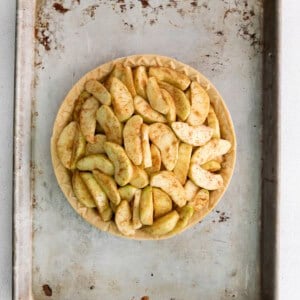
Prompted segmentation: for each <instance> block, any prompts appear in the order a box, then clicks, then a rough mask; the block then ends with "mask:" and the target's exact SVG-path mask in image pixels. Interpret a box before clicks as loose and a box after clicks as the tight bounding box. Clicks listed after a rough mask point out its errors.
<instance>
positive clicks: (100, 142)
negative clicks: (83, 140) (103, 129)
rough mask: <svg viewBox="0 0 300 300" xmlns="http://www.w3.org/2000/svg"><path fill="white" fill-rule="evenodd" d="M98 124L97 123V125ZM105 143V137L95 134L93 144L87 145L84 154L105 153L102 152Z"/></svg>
mask: <svg viewBox="0 0 300 300" xmlns="http://www.w3.org/2000/svg"><path fill="white" fill-rule="evenodd" d="M97 124H98V123H97ZM105 142H106V136H105V135H104V134H96V135H95V143H94V144H91V143H87V144H86V149H85V154H86V155H90V154H101V153H105V151H104V143H105Z"/></svg>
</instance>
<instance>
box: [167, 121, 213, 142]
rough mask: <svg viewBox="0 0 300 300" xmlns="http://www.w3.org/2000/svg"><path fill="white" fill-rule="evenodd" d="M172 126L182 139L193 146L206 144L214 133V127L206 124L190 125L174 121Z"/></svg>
mask: <svg viewBox="0 0 300 300" xmlns="http://www.w3.org/2000/svg"><path fill="white" fill-rule="evenodd" d="M171 127H172V129H173V130H174V132H175V133H176V135H177V137H178V138H179V139H180V140H181V141H183V142H184V143H187V144H189V145H192V146H202V145H204V144H205V143H207V142H208V141H209V140H210V139H211V137H212V134H213V131H212V129H211V128H209V127H207V126H205V125H199V126H190V125H189V124H187V123H184V122H173V123H172V124H171Z"/></svg>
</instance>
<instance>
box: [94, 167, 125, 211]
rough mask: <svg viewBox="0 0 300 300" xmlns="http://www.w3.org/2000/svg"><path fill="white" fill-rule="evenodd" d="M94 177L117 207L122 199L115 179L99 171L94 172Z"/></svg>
mask: <svg viewBox="0 0 300 300" xmlns="http://www.w3.org/2000/svg"><path fill="white" fill-rule="evenodd" d="M93 175H94V177H95V179H96V181H97V182H98V184H99V185H100V187H101V188H102V190H103V192H104V193H105V194H106V196H107V197H108V199H109V200H110V201H111V202H113V203H114V204H115V205H118V204H119V203H120V202H121V197H120V194H119V192H118V187H117V184H116V182H115V181H114V180H113V178H112V177H110V176H108V175H106V174H103V173H101V172H99V171H98V170H94V171H93Z"/></svg>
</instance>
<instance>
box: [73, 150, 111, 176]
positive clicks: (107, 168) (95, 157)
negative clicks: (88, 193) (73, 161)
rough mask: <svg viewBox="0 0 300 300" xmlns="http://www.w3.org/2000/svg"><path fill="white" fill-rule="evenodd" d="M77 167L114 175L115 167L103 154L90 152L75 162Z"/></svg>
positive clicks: (82, 169)
mask: <svg viewBox="0 0 300 300" xmlns="http://www.w3.org/2000/svg"><path fill="white" fill-rule="evenodd" d="M76 166H77V168H78V169H79V170H81V171H92V170H95V169H98V170H100V171H101V172H103V173H105V174H107V175H114V172H115V168H114V165H113V164H112V162H111V161H110V160H109V159H108V158H107V156H106V155H105V154H91V155H88V156H85V157H83V158H81V159H80V160H79V161H78V162H77V165H76Z"/></svg>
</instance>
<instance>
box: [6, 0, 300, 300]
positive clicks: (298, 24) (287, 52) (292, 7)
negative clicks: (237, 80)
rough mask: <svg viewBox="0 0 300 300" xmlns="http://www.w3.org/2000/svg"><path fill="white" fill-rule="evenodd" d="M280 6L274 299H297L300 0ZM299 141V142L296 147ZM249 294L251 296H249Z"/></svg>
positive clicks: (9, 57)
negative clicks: (277, 212) (278, 135)
mask: <svg viewBox="0 0 300 300" xmlns="http://www.w3.org/2000/svg"><path fill="white" fill-rule="evenodd" d="M282 2H284V3H283V4H282V6H281V33H280V42H281V61H280V70H281V72H280V125H281V131H280V142H281V145H280V172H279V174H280V179H281V184H280V205H279V224H280V229H279V240H278V249H279V255H278V270H279V273H278V299H282V300H286V299H289V300H290V299H291V300H293V299H300V289H299V286H298V285H299V282H300V255H299V252H300V194H299V192H298V186H299V185H300V175H299V170H300V149H299V147H300V116H299V114H300V99H299V97H300V63H299V61H300V51H299V48H300V29H299V28H300V17H299V13H300V2H299V1H298V0H285V1H282ZM15 12H16V5H15V1H12V0H1V1H0V101H1V102H0V103H1V108H0V124H1V126H0V141H1V145H2V147H1V151H0V153H1V154H0V299H1V300H6V299H11V295H12V280H11V279H12V275H11V274H12V156H13V138H12V137H13V101H14V92H13V88H14V54H15ZM297 147H298V148H297ZM250 300H251V299H250Z"/></svg>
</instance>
